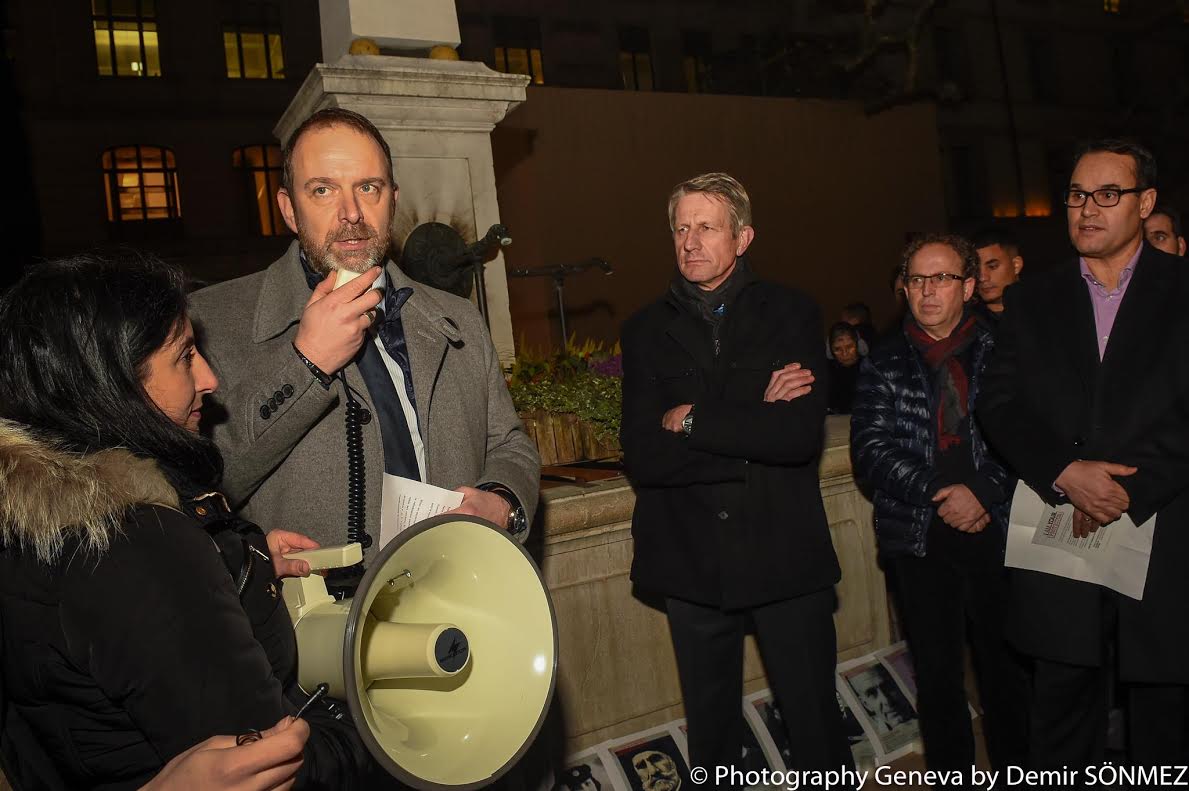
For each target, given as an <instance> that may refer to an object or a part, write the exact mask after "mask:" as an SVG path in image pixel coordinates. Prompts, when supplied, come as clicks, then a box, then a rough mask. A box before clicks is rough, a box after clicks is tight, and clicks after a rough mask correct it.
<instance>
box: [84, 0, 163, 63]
mask: <svg viewBox="0 0 1189 791" xmlns="http://www.w3.org/2000/svg"><path fill="white" fill-rule="evenodd" d="M91 22H92V25H93V26H94V28H95V58H96V60H97V61H98V65H99V75H100V76H102V77H160V76H161V58H160V56H159V54H158V52H157V9H156V4H155V2H154V0H92V2H91Z"/></svg>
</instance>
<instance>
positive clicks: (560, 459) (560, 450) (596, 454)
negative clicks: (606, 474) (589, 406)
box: [520, 410, 619, 467]
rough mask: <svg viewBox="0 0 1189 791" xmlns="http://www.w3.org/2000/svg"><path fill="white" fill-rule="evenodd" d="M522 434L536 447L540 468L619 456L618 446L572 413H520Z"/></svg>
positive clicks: (541, 411) (538, 411) (540, 411)
mask: <svg viewBox="0 0 1189 791" xmlns="http://www.w3.org/2000/svg"><path fill="white" fill-rule="evenodd" d="M520 419H521V420H523V421H524V430H525V431H526V432H527V433H528V435H529V436H530V437H532V439H533V442H535V443H536V444H537V452H538V453H540V454H541V466H542V467H552V466H555V465H558V464H571V463H573V462H576V461H585V460H588V459H605V458H607V457H609V456H615V455H616V454H618V453H619V443H618V442H615V441H611V442H608V441H605V440H603V439H600V438H599V437H598V435H597V434H596V432H595V430H594V428H593V427H592V426H591V425H590V424H589V423H587V422H586V421H584V420H580V419H579V418H578V416H577V415H575V414H574V413H573V412H560V413H559V412H545V411H543V410H537V411H534V412H521V413H520Z"/></svg>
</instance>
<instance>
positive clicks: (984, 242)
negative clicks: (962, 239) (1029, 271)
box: [970, 225, 1020, 256]
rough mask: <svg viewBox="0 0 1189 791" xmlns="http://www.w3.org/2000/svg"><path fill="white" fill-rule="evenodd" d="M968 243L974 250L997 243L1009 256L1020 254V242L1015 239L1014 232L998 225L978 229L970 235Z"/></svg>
mask: <svg viewBox="0 0 1189 791" xmlns="http://www.w3.org/2000/svg"><path fill="white" fill-rule="evenodd" d="M970 244H971V246H972V247H973V248H974V249H975V250H981V249H983V248H984V247H993V246H994V245H999V246H1000V247H1002V248H1003V251H1004V252H1005V253H1007V254H1008V255H1009V256H1017V255H1019V254H1020V242H1019V241H1018V240H1017V239H1016V237H1015V234H1013V233H1012V232H1011V231H1009V230H1007V229H1006V228H1004V227H1002V226H999V225H993V226H990V227H987V228H983V229H981V230H979V231H978V232H976V233H975V234H973V235H972V236H971V237H970Z"/></svg>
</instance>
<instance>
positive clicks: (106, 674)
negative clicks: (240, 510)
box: [0, 421, 369, 789]
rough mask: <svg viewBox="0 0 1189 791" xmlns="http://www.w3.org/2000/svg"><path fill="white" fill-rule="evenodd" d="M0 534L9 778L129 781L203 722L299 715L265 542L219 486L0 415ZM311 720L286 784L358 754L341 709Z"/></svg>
mask: <svg viewBox="0 0 1189 791" xmlns="http://www.w3.org/2000/svg"><path fill="white" fill-rule="evenodd" d="M0 539H2V542H0V621H2V623H3V664H2V672H0V680H2V682H3V687H4V695H3V696H2V697H3V699H4V701H5V705H6V712H5V715H6V716H5V718H4V719H5V722H4V752H5V758H6V761H5V763H6V765H7V768H8V769H9V771H13V772H15V773H16V774H17V775H19V779H18V780H17V783H18V784H19V785H18V787H22V788H69V789H80V788H101V789H132V788H139V787H140V786H141V785H143V784H144V783H145V782H146V781H148V780H149V779H150V778H151V777H152V776H153V775H154V774H156V773H157V772H158V771H159V770H160V769H161V767H162V766H163V765H164V764H165V763H166V762H167V761H169V760H170V759H171V758H173V757H174V756H175V755H177V754H178V753H181V752H183V751H185V750H186V749H188V748H189V747H191V746H192V745H194V744H196V743H198V742H200V741H203V740H204V739H206V738H208V737H210V736H214V735H217V734H228V735H236V734H240V733H244V732H246V731H248V730H249V729H252V728H255V729H259V730H264V729H265V728H268V727H271V726H272V725H273V724H275V723H276V722H277V720H279V719H280V718H281V717H283V716H284V715H286V714H293V713H295V711H296V706H295V705H294V701H295V699H300V694H301V693H300V691H299V690H298V689H297V688H296V683H295V669H296V660H297V655H296V642H295V639H294V635H293V627H292V624H291V622H290V620H289V615H288V613H287V612H286V610H285V606H284V602H283V601H282V600H281V597H280V583H279V582H278V581H277V580H276V579H275V577H274V576H273V570H272V562H271V560H270V559H269V557H268V546H267V544H266V542H265V539H264V535H263V533H261V532H260V529H259V528H257V527H256V526H255V525H252V524H250V523H247V522H243V521H242V520H238V519H235V518H234V517H231V515H230V514H229V513H228V512H227V511H226V506H225V503H224V502H223V499H222V497H221V496H219V495H217V494H216V495H211V496H206V497H202V498H200V499H198V500H195V501H193V502H181V503H179V501H178V494H177V491H176V490H175V489H174V488H173V487H172V486H170V484H169V483H168V482H167V481H166V479H165V478H164V476H163V475H162V474H161V472H160V471H159V470H158V468H157V467H156V465H154V464H153V463H152V462H150V461H147V460H145V459H140V458H136V457H134V456H133V455H132V454H131V453H129V452H127V451H123V450H111V451H102V452H97V453H93V454H89V455H85V456H79V455H77V454H71V453H65V452H61V451H58V450H56V449H54V448H53V447H52V446H51V445H48V444H46V443H43V442H41V441H39V440H38V439H37V438H35V437H34V436H32V435H31V434H29V433H28V432H26V431H25V430H23V428H22V427H20V426H18V425H16V424H14V423H11V422H9V421H0ZM249 557H250V558H252V560H251V561H250V563H251V569H245V565H244V564H245V561H246V560H247V558H249ZM232 569H235V571H236V576H237V577H240V579H238V580H237V579H233V572H232V571H231V570H232ZM240 572H246V574H240ZM240 582H242V585H243V593H242V595H239V594H237V587H236V586H237V583H240ZM307 720H309V722H310V725H311V736H310V740H309V742H308V744H307V746H306V750H305V754H304V759H305V762H304V764H303V766H302V769H301V773H300V774H299V776H298V787H303V786H304V787H307V788H310V787H314V788H343V787H351V786H354V785H357V784H358V782H359V780H358V777H357V773H358V772H359V771H360V770H361V768H362V767H366V766H367V765H368V763H369V759H368V756H367V752H366V750H365V749H364V748H363V746H362V744H361V743H360V742H359V739H358V736H357V734H356V733H355V732H354V729H353V727H351V725H350V724H349V721H347V722H339V721H336V720H335V719H334V716H333V713H331V712H328V711H326V710H325V709H320V710H319V711H317V712H314V713H313V714H312V715H310V714H307ZM14 763H15V766H14V765H13V764H14ZM47 765H49V766H52V767H53V772H50V771H49V770H48V769H47V768H46V767H47ZM54 772H56V775H57V776H56V777H55V776H52V774H53V773H54Z"/></svg>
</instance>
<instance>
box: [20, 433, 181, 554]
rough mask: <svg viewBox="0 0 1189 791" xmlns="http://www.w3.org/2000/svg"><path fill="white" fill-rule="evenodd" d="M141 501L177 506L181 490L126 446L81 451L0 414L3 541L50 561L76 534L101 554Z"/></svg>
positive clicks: (84, 547)
mask: <svg viewBox="0 0 1189 791" xmlns="http://www.w3.org/2000/svg"><path fill="white" fill-rule="evenodd" d="M138 505H163V506H166V507H169V508H177V507H178V495H177V492H176V491H175V490H174V488H173V487H172V486H171V485H170V484H169V482H168V481H167V480H166V478H165V476H164V475H163V474H162V473H161V471H160V470H159V469H158V468H157V465H156V463H154V462H153V461H151V460H149V459H142V458H138V457H137V456H134V455H133V454H132V453H131V452H130V451H127V450H123V449H114V450H104V451H97V452H95V453H88V454H79V453H73V452H70V451H65V450H63V449H61V448H60V447H56V446H55V445H54V444H53V443H52V442H48V441H46V440H44V439H40V438H38V436H37V435H36V434H35V433H34V432H33V431H31V430H30V429H29V428H28V427H27V426H23V425H21V424H19V423H14V422H12V421H9V420H0V543H3V544H6V545H9V546H20V547H21V548H22V549H24V550H26V551H31V552H33V553H35V554H36V556H37V559H38V560H40V561H42V562H45V563H51V562H53V561H55V560H56V559H57V558H58V556H59V555H60V554H61V552H62V547H63V544H64V543H65V540H66V538H67V537H68V536H71V535H75V536H77V537H78V540H79V543H80V545H81V547H82V548H83V549H84V550H94V551H96V552H103V551H104V550H106V549H107V548H108V546H109V545H110V543H111V537H112V535H113V534H114V533H116V532H117V531H118V530H119V529H120V525H121V523H122V522H123V519H124V514H125V513H126V512H127V511H128V509H129V508H133V507H136V506H138Z"/></svg>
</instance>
